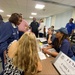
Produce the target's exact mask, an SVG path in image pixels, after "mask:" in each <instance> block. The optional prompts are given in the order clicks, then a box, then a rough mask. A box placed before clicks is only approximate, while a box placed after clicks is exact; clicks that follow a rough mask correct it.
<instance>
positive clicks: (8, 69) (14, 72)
mask: <svg viewBox="0 0 75 75" xmlns="http://www.w3.org/2000/svg"><path fill="white" fill-rule="evenodd" d="M3 75H24V73H23V71H21V70H19V69H18V68H17V67H14V66H13V64H12V59H10V58H9V57H8V55H6V64H5V70H4V74H3Z"/></svg>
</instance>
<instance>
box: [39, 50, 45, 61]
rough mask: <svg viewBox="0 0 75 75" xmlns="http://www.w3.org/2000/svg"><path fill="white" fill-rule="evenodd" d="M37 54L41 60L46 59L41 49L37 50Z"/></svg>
mask: <svg viewBox="0 0 75 75" xmlns="http://www.w3.org/2000/svg"><path fill="white" fill-rule="evenodd" d="M38 54H39V58H40V59H41V60H44V59H46V56H45V55H44V53H42V52H41V51H40V52H38Z"/></svg>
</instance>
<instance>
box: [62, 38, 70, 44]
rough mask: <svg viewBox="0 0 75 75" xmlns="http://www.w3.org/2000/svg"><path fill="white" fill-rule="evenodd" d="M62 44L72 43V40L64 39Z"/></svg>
mask: <svg viewBox="0 0 75 75" xmlns="http://www.w3.org/2000/svg"><path fill="white" fill-rule="evenodd" d="M62 44H68V45H70V42H69V41H68V40H67V39H64V40H63V41H62Z"/></svg>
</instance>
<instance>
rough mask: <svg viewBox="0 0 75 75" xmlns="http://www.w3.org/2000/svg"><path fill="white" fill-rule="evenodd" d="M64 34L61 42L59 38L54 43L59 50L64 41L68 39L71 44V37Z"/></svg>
mask: <svg viewBox="0 0 75 75" xmlns="http://www.w3.org/2000/svg"><path fill="white" fill-rule="evenodd" d="M60 33H62V32H60ZM62 34H63V37H62V38H61V40H60V41H59V40H58V38H56V41H55V42H54V47H55V48H56V49H58V48H59V46H60V45H61V44H62V42H63V40H64V39H67V40H68V41H69V42H70V39H69V36H68V35H67V34H64V33H62Z"/></svg>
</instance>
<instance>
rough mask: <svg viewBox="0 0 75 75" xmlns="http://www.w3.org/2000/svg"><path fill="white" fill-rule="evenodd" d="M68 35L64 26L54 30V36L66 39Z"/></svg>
mask: <svg viewBox="0 0 75 75" xmlns="http://www.w3.org/2000/svg"><path fill="white" fill-rule="evenodd" d="M67 37H68V31H67V29H66V28H60V29H58V30H56V38H58V39H66V38H67Z"/></svg>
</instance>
